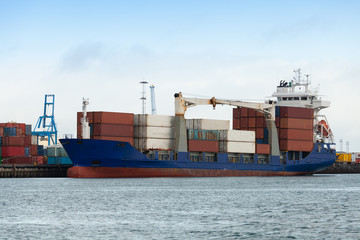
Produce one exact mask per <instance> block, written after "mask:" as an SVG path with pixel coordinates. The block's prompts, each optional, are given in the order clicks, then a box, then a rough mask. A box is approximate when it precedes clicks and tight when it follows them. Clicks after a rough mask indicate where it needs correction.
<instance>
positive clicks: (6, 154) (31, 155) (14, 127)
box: [0, 123, 44, 164]
mask: <svg viewBox="0 0 360 240" xmlns="http://www.w3.org/2000/svg"><path fill="white" fill-rule="evenodd" d="M41 150H42V146H41V145H38V143H37V137H36V136H31V125H28V124H25V123H0V164H1V163H3V164H43V163H44V157H43V154H42V151H41Z"/></svg>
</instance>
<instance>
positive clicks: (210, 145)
mask: <svg viewBox="0 0 360 240" xmlns="http://www.w3.org/2000/svg"><path fill="white" fill-rule="evenodd" d="M229 127H230V121H228V120H214V119H186V128H187V129H188V151H189V152H209V153H218V152H219V147H220V146H219V140H220V133H219V131H220V130H229Z"/></svg>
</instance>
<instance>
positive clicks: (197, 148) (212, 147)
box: [188, 140, 219, 153]
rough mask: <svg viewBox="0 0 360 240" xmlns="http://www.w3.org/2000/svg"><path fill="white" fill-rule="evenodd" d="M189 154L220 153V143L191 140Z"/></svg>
mask: <svg viewBox="0 0 360 240" xmlns="http://www.w3.org/2000/svg"><path fill="white" fill-rule="evenodd" d="M188 148H189V152H215V153H217V152H219V142H218V141H207V140H189V141H188Z"/></svg>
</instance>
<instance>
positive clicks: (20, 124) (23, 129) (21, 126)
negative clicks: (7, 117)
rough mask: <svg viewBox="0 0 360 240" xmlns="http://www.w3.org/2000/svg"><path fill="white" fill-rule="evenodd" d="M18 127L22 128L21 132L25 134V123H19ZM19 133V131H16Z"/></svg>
mask: <svg viewBox="0 0 360 240" xmlns="http://www.w3.org/2000/svg"><path fill="white" fill-rule="evenodd" d="M17 128H20V129H21V134H23V135H25V123H18V125H17ZM16 133H17V131H16Z"/></svg>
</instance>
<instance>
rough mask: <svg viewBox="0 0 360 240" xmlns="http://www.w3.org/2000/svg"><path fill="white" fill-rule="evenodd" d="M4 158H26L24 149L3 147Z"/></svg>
mask: <svg viewBox="0 0 360 240" xmlns="http://www.w3.org/2000/svg"><path fill="white" fill-rule="evenodd" d="M1 151H2V156H3V157H14V156H25V148H24V147H2V148H1Z"/></svg>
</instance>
